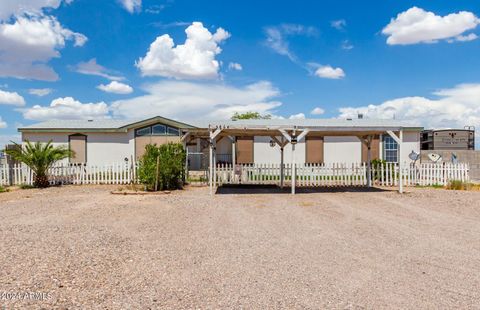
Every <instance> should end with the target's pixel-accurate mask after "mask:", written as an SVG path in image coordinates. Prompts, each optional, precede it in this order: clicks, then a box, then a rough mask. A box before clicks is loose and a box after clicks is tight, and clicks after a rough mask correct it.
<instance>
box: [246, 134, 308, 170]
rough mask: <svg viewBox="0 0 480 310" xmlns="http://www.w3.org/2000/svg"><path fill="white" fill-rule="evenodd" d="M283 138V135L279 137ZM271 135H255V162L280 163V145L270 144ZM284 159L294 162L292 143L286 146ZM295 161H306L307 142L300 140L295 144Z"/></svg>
mask: <svg viewBox="0 0 480 310" xmlns="http://www.w3.org/2000/svg"><path fill="white" fill-rule="evenodd" d="M278 139H281V137H278ZM270 140H271V139H270V137H255V138H254V140H253V159H254V161H255V163H261V164H267V163H277V164H280V147H279V146H278V145H275V147H271V146H270ZM284 160H285V163H291V162H292V145H291V144H288V145H286V146H285V148H284ZM295 162H296V163H305V142H300V143H298V144H297V145H296V146H295Z"/></svg>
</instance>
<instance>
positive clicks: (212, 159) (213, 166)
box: [208, 128, 222, 195]
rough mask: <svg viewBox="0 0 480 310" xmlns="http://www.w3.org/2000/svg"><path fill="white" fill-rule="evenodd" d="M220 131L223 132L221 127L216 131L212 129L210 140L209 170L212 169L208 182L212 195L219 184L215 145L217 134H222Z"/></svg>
mask: <svg viewBox="0 0 480 310" xmlns="http://www.w3.org/2000/svg"><path fill="white" fill-rule="evenodd" d="M220 132H222V129H220V128H217V129H216V130H215V131H212V130H210V139H209V140H210V141H209V145H210V150H209V155H210V161H209V166H210V167H209V170H210V173H209V174H208V183H209V185H210V195H213V188H214V186H216V185H217V184H216V183H217V180H216V166H217V165H216V162H215V161H216V158H215V154H214V146H215V141H216V138H217V136H218V135H219V134H220Z"/></svg>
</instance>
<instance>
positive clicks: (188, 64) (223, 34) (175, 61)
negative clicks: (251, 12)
mask: <svg viewBox="0 0 480 310" xmlns="http://www.w3.org/2000/svg"><path fill="white" fill-rule="evenodd" d="M185 33H186V34H187V39H186V41H185V43H184V44H178V45H177V46H175V44H174V42H173V39H172V38H171V37H170V36H169V35H168V34H164V35H162V36H159V37H157V38H156V40H155V41H154V42H153V43H152V44H151V45H150V48H149V50H148V52H147V54H146V55H145V57H143V58H140V59H139V60H138V61H137V62H136V64H135V65H136V66H137V67H138V68H139V69H140V71H141V72H142V75H143V76H164V77H171V78H176V79H214V78H217V77H218V70H219V67H220V64H219V62H218V61H217V60H216V59H215V56H216V55H218V54H220V53H221V52H222V49H221V48H220V47H219V44H220V43H221V42H223V41H225V40H226V39H228V38H229V37H230V34H229V33H228V32H227V31H225V30H224V29H222V28H218V29H217V31H216V32H215V33H214V34H212V33H210V31H208V29H207V28H205V27H204V26H203V24H202V23H200V22H193V23H192V25H190V26H189V27H188V28H187V29H186V30H185Z"/></svg>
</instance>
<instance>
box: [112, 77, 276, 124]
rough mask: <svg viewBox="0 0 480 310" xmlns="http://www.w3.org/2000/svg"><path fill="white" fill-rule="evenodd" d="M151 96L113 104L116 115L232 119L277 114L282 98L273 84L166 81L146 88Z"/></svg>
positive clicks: (185, 118) (264, 82) (186, 119)
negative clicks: (236, 116)
mask: <svg viewBox="0 0 480 310" xmlns="http://www.w3.org/2000/svg"><path fill="white" fill-rule="evenodd" d="M143 90H144V91H145V92H147V95H144V96H139V97H136V98H132V99H126V100H119V101H116V102H114V103H113V104H112V105H111V110H112V111H113V114H114V116H120V117H129V118H143V117H149V116H152V115H162V116H165V117H169V118H176V119H180V120H184V121H188V120H198V119H200V118H203V119H229V118H230V117H231V116H232V115H233V114H234V113H235V112H239V113H244V112H250V111H253V112H259V113H261V114H273V112H274V111H273V110H274V109H275V108H277V107H278V106H280V105H281V102H279V101H277V100H275V99H276V98H277V97H278V96H280V95H281V93H280V91H279V90H278V89H276V88H275V87H274V86H273V85H272V84H271V83H270V82H266V81H262V82H258V83H255V84H250V85H247V86H245V87H234V86H228V85H224V84H220V83H193V82H182V81H169V80H166V81H165V80H164V81H160V82H158V83H155V84H151V85H148V86H146V87H144V89H143Z"/></svg>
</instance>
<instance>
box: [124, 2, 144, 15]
mask: <svg viewBox="0 0 480 310" xmlns="http://www.w3.org/2000/svg"><path fill="white" fill-rule="evenodd" d="M119 2H120V4H121V5H122V6H123V8H124V9H125V10H127V11H128V12H130V13H134V12H138V11H140V10H141V9H142V0H119Z"/></svg>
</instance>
